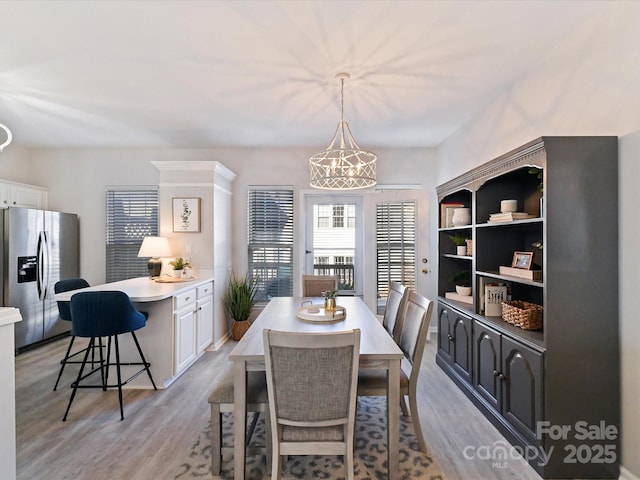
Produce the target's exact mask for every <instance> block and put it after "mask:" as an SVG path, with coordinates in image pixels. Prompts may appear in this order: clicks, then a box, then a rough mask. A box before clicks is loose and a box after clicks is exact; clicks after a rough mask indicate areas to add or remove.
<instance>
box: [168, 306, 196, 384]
mask: <svg viewBox="0 0 640 480" xmlns="http://www.w3.org/2000/svg"><path fill="white" fill-rule="evenodd" d="M195 307H196V304H195V302H194V303H192V304H189V305H186V306H185V307H183V308H181V309H180V310H177V311H176V312H175V313H174V314H173V317H174V324H175V329H176V330H175V331H176V336H175V339H176V345H175V348H176V349H175V355H176V356H175V365H174V367H175V371H174V375H175V374H178V373H179V372H181V371H182V370H184V369H185V368H186V367H188V366H189V365H190V364H191V363H192V362H193V361H194V360H195V359H196V329H197V327H196V309H195Z"/></svg>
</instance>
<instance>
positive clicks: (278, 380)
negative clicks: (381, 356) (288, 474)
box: [263, 329, 360, 480]
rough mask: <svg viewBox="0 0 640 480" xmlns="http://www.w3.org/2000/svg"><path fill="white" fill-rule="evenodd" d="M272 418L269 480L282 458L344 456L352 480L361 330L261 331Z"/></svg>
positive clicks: (277, 474)
mask: <svg viewBox="0 0 640 480" xmlns="http://www.w3.org/2000/svg"><path fill="white" fill-rule="evenodd" d="M263 341H264V352H265V367H266V372H267V391H268V394H269V411H270V419H271V449H272V460H271V478H272V480H278V479H279V478H280V475H281V471H282V456H286V455H342V456H343V458H344V466H345V470H346V475H345V476H346V478H347V479H353V478H354V472H353V445H354V424H355V414H356V388H357V379H358V360H359V357H360V330H359V329H354V330H349V331H344V332H331V333H295V332H279V331H275V330H270V329H265V330H264V331H263Z"/></svg>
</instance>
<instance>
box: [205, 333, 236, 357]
mask: <svg viewBox="0 0 640 480" xmlns="http://www.w3.org/2000/svg"><path fill="white" fill-rule="evenodd" d="M230 338H231V333H230V332H227V333H225V334H224V336H223V337H222V338H221V339H220V340H218V341H217V342H215V343H212V344H211V345H209V346H208V347H207V349H206V351H207V352H216V351H218V350H219V349H220V347H222V345H224V344H225V343H227V340H229V339H230Z"/></svg>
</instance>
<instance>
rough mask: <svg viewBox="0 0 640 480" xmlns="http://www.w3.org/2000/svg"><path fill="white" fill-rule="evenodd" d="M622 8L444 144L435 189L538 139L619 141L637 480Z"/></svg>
mask: <svg viewBox="0 0 640 480" xmlns="http://www.w3.org/2000/svg"><path fill="white" fill-rule="evenodd" d="M626 6H627V7H628V8H625V9H620V10H619V11H616V12H609V13H608V14H607V16H606V18H603V17H602V16H600V17H599V18H597V19H594V23H593V24H591V25H587V26H585V28H584V29H583V30H581V31H579V32H577V33H576V35H575V36H574V37H573V39H572V40H571V41H569V42H567V45H565V46H564V47H563V48H562V49H556V50H552V51H551V52H549V53H548V54H547V55H546V57H545V58H544V63H543V64H541V66H540V68H539V69H538V70H537V71H536V73H535V74H533V75H529V76H527V77H525V78H522V79H521V80H520V81H519V82H518V83H516V84H515V85H512V86H510V87H508V88H505V89H504V91H502V92H500V94H499V95H497V96H496V98H495V100H494V101H493V102H492V103H491V104H490V105H488V107H487V108H486V109H485V110H484V111H482V112H481V113H480V114H479V115H477V116H476V117H475V118H474V119H473V120H472V121H470V122H469V124H468V125H467V126H466V127H465V128H464V129H462V130H460V131H458V132H456V133H455V134H454V135H452V136H451V137H450V138H449V139H447V141H446V142H445V143H444V144H443V145H441V147H440V148H439V150H438V183H442V182H444V181H446V180H449V179H451V178H452V177H454V176H456V175H458V174H460V173H462V172H464V171H466V170H468V169H470V168H472V167H474V166H477V165H479V164H481V163H484V162H486V161H488V160H491V159H492V158H494V157H497V156H498V155H500V154H503V153H506V152H507V151H509V150H512V149H514V148H516V147H518V146H520V145H522V144H524V143H526V142H528V141H530V140H533V139H535V138H537V137H540V136H544V135H616V136H619V137H620V194H619V200H620V209H621V217H620V225H621V226H620V286H621V292H620V328H621V338H622V342H621V350H622V352H621V365H622V455H621V459H622V463H623V465H624V467H625V468H626V469H627V470H628V471H630V472H632V473H633V474H634V475H636V476H640V421H639V420H640V417H639V415H638V412H637V404H638V397H640V380H639V376H638V373H637V365H638V363H639V360H640V353H639V350H638V345H639V344H640V328H639V327H638V322H637V318H636V317H637V313H635V309H636V306H637V304H636V303H635V302H634V301H633V296H634V295H637V287H636V286H635V282H634V281H633V280H634V277H635V275H636V274H637V271H638V267H640V264H639V262H638V260H637V259H638V256H637V252H636V250H637V233H638V221H637V212H638V210H639V208H640V192H639V191H638V188H637V183H638V178H640V168H639V163H638V158H639V157H640V133H639V132H638V131H639V130H640V91H639V90H638V85H640V67H639V63H638V52H639V48H638V45H640V29H639V28H637V26H638V25H640V4H638V3H635V4H634V3H633V2H629V3H627V4H626ZM567 58H571V61H570V62H569V61H567ZM634 132H635V133H634ZM595 273H596V272H594V274H595Z"/></svg>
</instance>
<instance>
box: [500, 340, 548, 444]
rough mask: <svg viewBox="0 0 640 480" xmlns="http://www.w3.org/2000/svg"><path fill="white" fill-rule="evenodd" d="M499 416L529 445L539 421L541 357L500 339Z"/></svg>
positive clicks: (522, 346) (534, 352)
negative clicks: (501, 377)
mask: <svg viewBox="0 0 640 480" xmlns="http://www.w3.org/2000/svg"><path fill="white" fill-rule="evenodd" d="M502 366H503V370H502V371H503V373H504V376H505V378H504V380H503V381H502V414H503V415H504V417H505V418H506V419H507V420H508V421H509V422H510V423H511V424H512V425H513V426H514V427H516V428H517V429H518V430H519V431H520V432H521V433H522V434H523V435H525V437H526V438H528V439H529V440H530V441H531V442H533V443H537V441H536V425H537V422H538V421H540V420H542V354H540V353H538V352H536V351H534V350H531V349H530V348H527V347H525V346H524V345H521V344H519V343H517V342H514V341H513V340H511V339H509V338H507V337H502Z"/></svg>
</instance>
